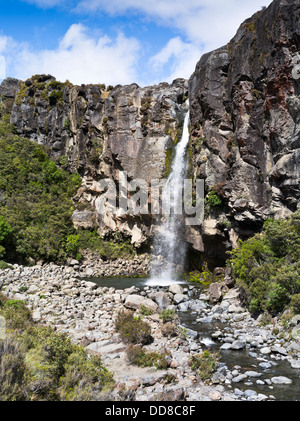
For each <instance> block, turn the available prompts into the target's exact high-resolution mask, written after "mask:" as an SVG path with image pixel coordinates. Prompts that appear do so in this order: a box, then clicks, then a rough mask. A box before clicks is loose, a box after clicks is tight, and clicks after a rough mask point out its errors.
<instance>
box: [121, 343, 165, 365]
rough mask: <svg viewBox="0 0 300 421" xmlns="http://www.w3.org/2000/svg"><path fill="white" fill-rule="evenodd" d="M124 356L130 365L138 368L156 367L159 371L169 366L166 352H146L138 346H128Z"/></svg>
mask: <svg viewBox="0 0 300 421" xmlns="http://www.w3.org/2000/svg"><path fill="white" fill-rule="evenodd" d="M126 356H127V359H128V361H129V362H130V364H133V365H137V366H139V367H156V368H157V369H159V370H165V369H166V368H168V365H169V363H168V360H167V356H168V354H167V353H166V352H163V353H159V352H146V351H144V350H143V348H142V347H141V346H139V345H129V347H128V348H127V351H126Z"/></svg>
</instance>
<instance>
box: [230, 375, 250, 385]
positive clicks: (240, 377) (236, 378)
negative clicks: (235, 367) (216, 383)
mask: <svg viewBox="0 0 300 421" xmlns="http://www.w3.org/2000/svg"><path fill="white" fill-rule="evenodd" d="M246 379H247V376H246V375H245V374H239V375H238V376H236V377H234V378H233V379H232V380H231V381H232V382H233V383H240V382H242V381H244V380H246Z"/></svg>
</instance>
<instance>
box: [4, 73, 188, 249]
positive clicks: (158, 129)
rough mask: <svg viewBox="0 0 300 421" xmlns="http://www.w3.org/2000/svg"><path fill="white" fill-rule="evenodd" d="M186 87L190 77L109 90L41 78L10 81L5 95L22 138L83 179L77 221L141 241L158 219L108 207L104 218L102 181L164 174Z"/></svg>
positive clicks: (183, 110)
mask: <svg viewBox="0 0 300 421" xmlns="http://www.w3.org/2000/svg"><path fill="white" fill-rule="evenodd" d="M187 88H188V82H187V81H186V80H184V79H178V80H175V81H174V82H173V83H172V84H171V85H169V84H167V83H161V84H160V85H158V86H153V87H148V88H140V87H139V86H138V85H136V84H132V85H129V86H116V87H114V88H113V87H108V88H106V87H105V86H104V85H82V86H73V85H72V84H71V83H69V82H65V83H60V82H57V81H56V80H55V79H54V78H53V77H52V76H50V75H37V76H33V77H32V78H30V79H28V80H27V81H25V82H21V81H18V80H15V79H6V80H5V81H3V83H2V85H1V87H0V95H1V98H2V108H4V109H5V110H4V111H10V109H11V122H12V123H13V124H15V126H16V127H17V131H18V133H19V134H20V135H22V136H26V137H30V139H32V141H35V142H38V143H40V144H43V145H44V146H46V147H47V148H48V150H49V152H50V154H51V156H52V157H53V158H54V160H55V161H56V162H57V163H58V164H59V165H61V166H63V167H65V168H67V169H69V170H70V171H71V172H79V174H80V175H81V176H82V186H81V188H80V189H79V191H78V193H77V195H76V197H75V198H74V201H75V207H76V210H75V212H74V215H73V221H74V224H75V226H76V227H83V228H97V229H98V230H99V233H100V234H101V235H103V236H104V235H111V234H114V233H116V232H121V233H122V234H124V235H125V236H126V237H127V236H128V237H130V238H131V240H132V243H134V244H135V245H136V246H139V245H141V244H142V243H143V242H145V241H146V240H147V238H148V237H149V235H151V232H152V225H153V220H152V217H151V216H150V215H146V216H143V217H140V216H133V215H129V214H126V215H119V216H116V215H113V214H112V212H111V210H110V209H108V208H107V209H106V212H105V214H104V215H99V213H98V209H99V206H100V204H101V193H103V189H102V188H101V186H100V183H99V181H100V180H102V179H112V180H113V181H114V182H115V185H116V187H117V186H118V184H119V178H118V177H119V171H122V172H126V173H127V177H128V181H130V180H132V179H142V180H145V181H147V182H150V180H152V179H162V178H164V176H165V172H166V170H167V169H168V167H169V165H170V163H169V162H168V161H169V160H170V151H172V150H173V149H174V147H175V143H176V140H178V137H179V136H180V132H181V128H182V124H183V120H184V115H185V113H186V111H187V106H186V105H185V99H186V98H187V95H188V92H187ZM9 108H10V109H9ZM2 112H3V111H2ZM117 190H118V189H117Z"/></svg>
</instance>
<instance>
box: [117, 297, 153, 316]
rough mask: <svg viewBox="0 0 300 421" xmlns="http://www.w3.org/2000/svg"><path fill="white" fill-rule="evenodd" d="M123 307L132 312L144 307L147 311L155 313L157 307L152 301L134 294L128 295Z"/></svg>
mask: <svg viewBox="0 0 300 421" xmlns="http://www.w3.org/2000/svg"><path fill="white" fill-rule="evenodd" d="M124 305H125V307H127V308H131V309H133V310H138V309H141V307H146V308H147V309H149V310H152V311H153V312H156V311H157V309H158V305H157V304H156V303H155V302H154V301H153V300H151V299H150V298H145V297H142V296H141V295H136V294H132V295H128V296H127V298H126V300H125V304H124Z"/></svg>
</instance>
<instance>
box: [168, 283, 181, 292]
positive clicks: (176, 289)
mask: <svg viewBox="0 0 300 421" xmlns="http://www.w3.org/2000/svg"><path fill="white" fill-rule="evenodd" d="M169 291H170V292H172V294H174V295H176V294H182V293H183V288H182V286H180V285H179V284H172V285H170V286H169Z"/></svg>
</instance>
